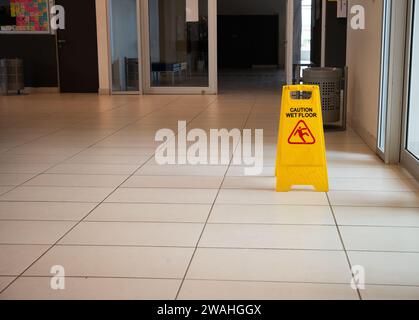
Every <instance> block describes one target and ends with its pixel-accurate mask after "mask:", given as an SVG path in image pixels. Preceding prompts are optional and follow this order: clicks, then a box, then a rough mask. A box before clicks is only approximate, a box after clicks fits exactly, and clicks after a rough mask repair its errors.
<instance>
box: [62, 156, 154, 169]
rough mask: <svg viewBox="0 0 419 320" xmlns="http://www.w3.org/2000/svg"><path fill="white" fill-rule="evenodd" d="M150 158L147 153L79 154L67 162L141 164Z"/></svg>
mask: <svg viewBox="0 0 419 320" xmlns="http://www.w3.org/2000/svg"><path fill="white" fill-rule="evenodd" d="M149 159H150V156H148V155H131V156H130V155H89V154H87V155H86V154H80V155H77V156H75V157H73V158H71V159H70V160H68V161H66V163H67V164H125V165H137V166H139V165H142V164H144V163H145V162H147V161H148V160H149Z"/></svg>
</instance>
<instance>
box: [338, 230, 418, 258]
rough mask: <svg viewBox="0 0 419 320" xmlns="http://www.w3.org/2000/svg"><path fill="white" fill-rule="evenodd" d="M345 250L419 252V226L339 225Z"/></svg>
mask: <svg viewBox="0 0 419 320" xmlns="http://www.w3.org/2000/svg"><path fill="white" fill-rule="evenodd" d="M339 229H340V232H341V234H342V238H343V242H344V243H345V246H346V249H347V250H354V251H358V250H359V251H364V250H365V251H397V252H418V253H419V228H396V227H340V228H339Z"/></svg>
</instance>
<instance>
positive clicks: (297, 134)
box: [288, 120, 316, 144]
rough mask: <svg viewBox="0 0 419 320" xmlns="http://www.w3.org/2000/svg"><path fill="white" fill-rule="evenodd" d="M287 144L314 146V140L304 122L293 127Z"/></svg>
mask: <svg viewBox="0 0 419 320" xmlns="http://www.w3.org/2000/svg"><path fill="white" fill-rule="evenodd" d="M288 143H289V144H315V143H316V138H315V137H314V135H313V133H312V132H311V130H310V128H309V127H308V125H307V124H306V123H305V121H303V120H301V121H300V122H298V123H297V125H296V126H295V129H294V130H293V131H292V132H291V135H290V137H289V138H288Z"/></svg>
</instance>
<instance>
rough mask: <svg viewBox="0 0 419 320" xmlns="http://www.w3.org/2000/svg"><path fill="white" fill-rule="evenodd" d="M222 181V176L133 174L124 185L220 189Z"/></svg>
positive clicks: (130, 186)
mask: <svg viewBox="0 0 419 320" xmlns="http://www.w3.org/2000/svg"><path fill="white" fill-rule="evenodd" d="M222 181H223V177H221V176H220V177H216V176H185V177H182V176H133V177H131V178H130V179H129V180H128V181H127V182H125V183H124V185H123V186H122V187H123V188H191V189H192V188H200V189H218V188H220V186H221V183H222Z"/></svg>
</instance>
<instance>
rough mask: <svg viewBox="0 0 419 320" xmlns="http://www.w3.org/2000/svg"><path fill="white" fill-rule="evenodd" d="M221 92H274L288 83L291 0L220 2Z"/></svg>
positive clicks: (235, 0) (227, 0) (219, 80)
mask: <svg viewBox="0 0 419 320" xmlns="http://www.w3.org/2000/svg"><path fill="white" fill-rule="evenodd" d="M217 2H218V3H217V21H218V32H217V35H218V39H217V44H218V83H219V91H220V92H222V93H225V92H234V91H236V90H237V91H242V90H243V89H245V90H256V91H259V90H274V89H278V88H279V87H280V86H281V85H282V84H283V83H284V82H285V64H286V61H285V60H286V52H285V44H286V21H287V10H286V7H287V0H279V1H277V0H260V1H250V0H249V1H243V0H218V1H217Z"/></svg>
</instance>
